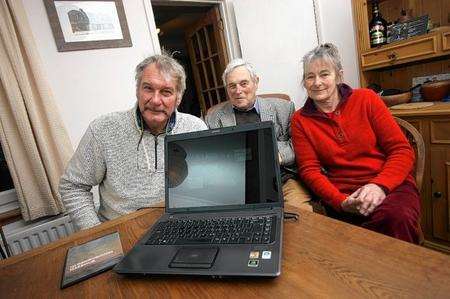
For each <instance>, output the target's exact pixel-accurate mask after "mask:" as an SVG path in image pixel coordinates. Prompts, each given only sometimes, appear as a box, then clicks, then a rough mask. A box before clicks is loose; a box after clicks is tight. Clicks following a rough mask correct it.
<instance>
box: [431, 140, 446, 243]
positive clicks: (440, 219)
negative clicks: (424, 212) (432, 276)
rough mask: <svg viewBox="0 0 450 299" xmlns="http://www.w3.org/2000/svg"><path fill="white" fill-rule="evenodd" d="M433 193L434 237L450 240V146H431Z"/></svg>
mask: <svg viewBox="0 0 450 299" xmlns="http://www.w3.org/2000/svg"><path fill="white" fill-rule="evenodd" d="M430 154H431V161H430V166H431V195H432V212H433V237H434V238H436V239H440V240H445V241H450V231H449V226H448V223H449V214H448V212H449V211H448V204H449V197H448V195H449V194H448V193H447V190H448V186H447V183H448V176H449V175H450V168H449V167H448V163H450V148H449V147H445V146H433V147H432V148H431V152H430Z"/></svg>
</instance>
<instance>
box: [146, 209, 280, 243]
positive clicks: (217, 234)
mask: <svg viewBox="0 0 450 299" xmlns="http://www.w3.org/2000/svg"><path fill="white" fill-rule="evenodd" d="M275 228H276V216H251V217H224V218H212V219H194V220H192V219H189V220H187V219H178V220H169V221H166V222H160V223H159V224H158V225H157V226H156V227H155V229H154V230H153V232H152V234H151V235H150V238H149V239H148V240H147V242H146V243H145V244H147V245H187V244H269V243H272V242H273V241H274V239H275V232H276V229H275Z"/></svg>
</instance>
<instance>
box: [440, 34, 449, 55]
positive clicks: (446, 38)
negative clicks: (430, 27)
mask: <svg viewBox="0 0 450 299" xmlns="http://www.w3.org/2000/svg"><path fill="white" fill-rule="evenodd" d="M442 50H443V51H450V32H443V33H442Z"/></svg>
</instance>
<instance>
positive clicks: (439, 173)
mask: <svg viewBox="0 0 450 299" xmlns="http://www.w3.org/2000/svg"><path fill="white" fill-rule="evenodd" d="M392 114H393V115H395V116H397V117H400V118H402V119H404V120H406V121H408V122H409V123H411V124H412V125H414V127H416V129H418V130H419V132H420V133H421V134H422V136H423V138H424V141H425V154H426V160H425V173H424V179H423V187H422V190H421V199H422V230H423V231H424V235H425V240H426V241H425V246H428V247H432V248H435V249H439V250H442V251H446V252H448V253H450V103H443V102H436V103H435V104H434V105H433V106H431V107H427V108H423V109H415V110H392Z"/></svg>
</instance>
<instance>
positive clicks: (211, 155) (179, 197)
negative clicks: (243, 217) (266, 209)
mask: <svg viewBox="0 0 450 299" xmlns="http://www.w3.org/2000/svg"><path fill="white" fill-rule="evenodd" d="M222 131H225V133H223V132H221V130H220V129H219V130H210V131H209V132H208V131H204V132H199V134H198V136H195V135H196V134H194V136H193V137H192V138H186V139H183V138H182V139H181V140H172V141H169V142H167V145H166V146H167V148H166V154H167V157H166V158H167V162H168V163H167V164H166V166H167V180H166V184H168V186H166V190H167V192H168V207H169V208H196V207H216V206H221V207H223V206H241V205H247V204H258V203H273V202H277V201H279V200H280V196H279V193H278V191H279V190H278V182H279V173H278V171H279V170H278V163H277V162H276V159H277V158H278V155H276V154H275V146H274V138H273V136H272V127H271V126H265V127H263V128H259V129H255V128H253V129H250V130H239V128H238V129H236V130H232V131H228V132H227V130H224V129H222ZM214 132H219V134H215V133H214ZM175 139H176V138H175ZM277 176H278V177H277Z"/></svg>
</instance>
